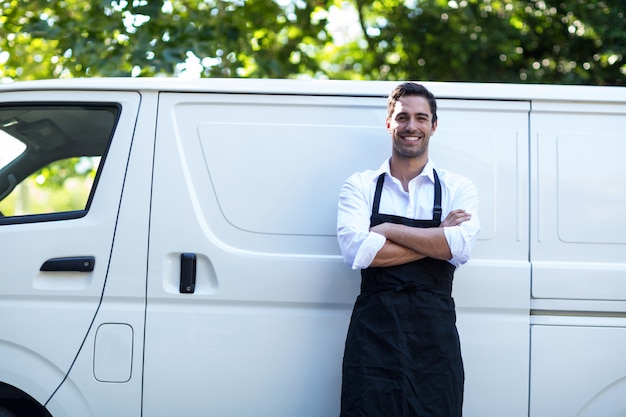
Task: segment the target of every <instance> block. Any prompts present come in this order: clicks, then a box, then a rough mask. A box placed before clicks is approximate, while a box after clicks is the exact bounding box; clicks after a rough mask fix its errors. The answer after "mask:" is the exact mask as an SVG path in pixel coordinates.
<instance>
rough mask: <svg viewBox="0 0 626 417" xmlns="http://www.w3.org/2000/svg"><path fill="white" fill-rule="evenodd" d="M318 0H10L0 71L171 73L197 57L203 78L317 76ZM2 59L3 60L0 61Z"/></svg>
mask: <svg viewBox="0 0 626 417" xmlns="http://www.w3.org/2000/svg"><path fill="white" fill-rule="evenodd" d="M320 5H321V7H325V4H324V3H323V1H321V2H304V1H303V2H298V3H294V4H287V5H285V6H280V5H279V4H278V3H276V2H274V1H272V0H247V1H244V0H241V1H239V0H233V1H228V0H226V1H224V0H210V1H204V0H163V1H147V0H129V1H126V0H119V1H110V0H101V1H99V2H86V1H84V0H60V1H55V0H5V2H4V7H3V9H2V12H1V13H2V14H1V15H0V51H2V52H3V53H4V58H0V60H4V61H5V64H4V71H3V74H2V75H3V76H4V77H10V78H13V79H31V78H50V77H84V76H130V75H134V76H139V75H141V76H155V75H171V74H175V73H176V72H177V68H178V66H179V65H180V64H181V63H183V62H185V60H187V59H189V58H192V59H194V58H195V59H197V60H198V61H199V62H200V65H202V66H203V70H202V75H203V76H207V77H218V76H219V77H235V76H245V77H287V76H289V75H290V74H307V73H309V74H313V73H314V72H315V71H316V61H315V60H314V59H313V58H314V57H313V56H312V55H310V51H311V47H310V45H312V44H314V43H317V42H318V39H324V38H325V37H327V33H326V30H325V24H326V22H325V21H324V20H319V21H314V20H312V19H311V15H312V14H313V10H314V8H316V7H319V6H320ZM0 62H1V61H0Z"/></svg>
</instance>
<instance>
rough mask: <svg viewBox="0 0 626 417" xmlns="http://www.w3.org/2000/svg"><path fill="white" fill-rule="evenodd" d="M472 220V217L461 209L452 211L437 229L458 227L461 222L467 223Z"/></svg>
mask: <svg viewBox="0 0 626 417" xmlns="http://www.w3.org/2000/svg"><path fill="white" fill-rule="evenodd" d="M471 218H472V215H471V214H469V213H466V212H465V210H463V209H457V210H452V211H451V212H450V213H448V215H447V216H446V218H445V219H444V220H443V221H442V222H441V224H440V225H439V227H452V226H458V225H460V224H461V223H463V222H466V221H468V220H469V219H471Z"/></svg>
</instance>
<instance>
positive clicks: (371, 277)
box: [341, 171, 464, 417]
mask: <svg viewBox="0 0 626 417" xmlns="http://www.w3.org/2000/svg"><path fill="white" fill-rule="evenodd" d="M433 174H434V177H435V199H434V200H435V201H434V208H433V219H432V220H415V219H409V218H405V217H401V216H394V215H386V214H379V213H378V209H379V205H380V196H381V193H382V188H383V183H384V181H385V174H384V173H383V174H381V175H380V177H379V178H378V182H377V185H376V193H375V194H374V203H373V207H372V216H371V220H370V224H371V226H376V225H378V224H381V223H384V222H391V223H400V224H404V225H407V226H411V227H438V226H439V225H440V223H441V183H440V182H439V177H438V176H437V173H436V172H435V171H433ZM454 270H455V267H454V265H452V264H450V263H449V262H446V261H441V260H437V259H433V258H424V259H420V260H418V261H414V262H410V263H408V264H404V265H398V266H392V267H380V268H376V267H370V268H367V269H364V270H362V271H361V294H360V295H359V296H358V297H357V299H356V303H355V305H354V310H353V312H352V318H351V321H350V327H349V329H348V335H347V338H346V346H345V351H344V357H343V380H342V390H341V417H365V416H367V417H409V416H410V417H427V416H428V417H431V416H432V417H435V416H436V417H459V416H461V414H462V409H461V408H462V404H463V383H464V371H463V361H462V359H461V348H460V343H459V336H458V333H457V329H456V313H455V308H454V301H453V299H452V296H451V292H452V278H453V275H454Z"/></svg>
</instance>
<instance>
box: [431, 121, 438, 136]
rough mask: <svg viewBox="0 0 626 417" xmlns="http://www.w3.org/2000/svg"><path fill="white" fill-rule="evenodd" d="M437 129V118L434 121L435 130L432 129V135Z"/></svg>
mask: <svg viewBox="0 0 626 417" xmlns="http://www.w3.org/2000/svg"><path fill="white" fill-rule="evenodd" d="M435 130H437V121H436V120H435V121H434V122H433V131H432V133H431V135H432V134H434V133H435Z"/></svg>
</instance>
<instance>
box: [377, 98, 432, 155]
mask: <svg viewBox="0 0 626 417" xmlns="http://www.w3.org/2000/svg"><path fill="white" fill-rule="evenodd" d="M435 129H437V123H436V122H435V123H434V124H433V122H432V114H431V112H430V105H429V104H428V100H427V99H426V98H424V97H421V96H405V97H402V98H400V99H399V100H398V101H397V102H396V105H395V108H394V110H393V114H392V115H391V116H390V117H388V118H387V130H388V131H389V133H390V134H391V140H392V143H393V151H392V152H393V155H394V156H396V157H399V158H416V157H421V156H424V155H425V156H426V157H428V142H429V141H430V137H431V136H432V134H433V133H435Z"/></svg>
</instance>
